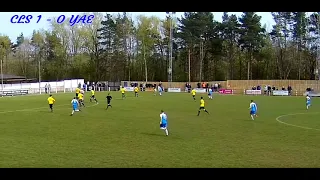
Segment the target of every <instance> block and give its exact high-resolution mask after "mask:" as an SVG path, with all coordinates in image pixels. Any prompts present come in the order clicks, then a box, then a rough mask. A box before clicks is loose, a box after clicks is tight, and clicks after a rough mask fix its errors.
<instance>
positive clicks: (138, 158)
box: [0, 92, 320, 167]
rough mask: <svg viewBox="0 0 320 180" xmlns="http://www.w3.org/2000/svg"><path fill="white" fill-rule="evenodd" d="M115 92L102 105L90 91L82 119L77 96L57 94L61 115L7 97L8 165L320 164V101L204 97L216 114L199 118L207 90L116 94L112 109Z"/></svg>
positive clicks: (2, 104)
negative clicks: (252, 107)
mask: <svg viewBox="0 0 320 180" xmlns="http://www.w3.org/2000/svg"><path fill="white" fill-rule="evenodd" d="M107 93H108V92H96V97H97V100H98V101H99V104H98V105H96V104H95V103H90V102H89V96H90V93H86V94H85V103H86V106H87V107H85V108H83V111H82V112H76V113H75V115H74V116H70V113H71V110H72V109H71V104H70V101H71V100H72V98H73V96H74V94H73V93H72V94H71V93H66V94H53V96H54V98H55V99H56V104H55V107H54V108H55V109H54V112H53V113H51V112H49V109H48V105H47V95H38V96H24V97H5V98H1V99H0V116H1V118H0V144H1V145H0V146H1V148H0V156H1V161H0V167H320V143H319V142H320V119H319V116H320V99H316V98H314V99H312V106H311V109H309V110H308V111H307V110H306V109H305V97H265V96H242V95H225V96H222V95H214V99H213V100H209V99H208V97H207V96H206V94H202V95H203V97H204V99H205V101H206V109H207V110H208V111H209V112H210V114H209V115H208V114H206V113H204V112H202V113H201V114H200V116H199V117H198V116H197V111H198V108H199V98H200V96H201V94H197V95H196V98H197V101H196V102H195V101H193V99H192V97H191V95H190V94H187V93H164V95H163V96H161V97H160V96H158V95H157V96H154V95H153V93H152V92H142V93H140V97H138V98H135V97H134V94H133V92H128V93H127V98H126V99H125V100H122V99H121V94H120V92H111V95H112V96H113V100H112V106H113V108H109V109H108V110H106V109H105V108H106V100H105V97H106V95H107ZM251 99H253V100H254V101H255V102H256V103H257V105H258V115H259V117H258V118H257V119H256V120H255V121H252V120H251V119H250V117H249V109H248V107H249V103H250V100H251ZM162 109H163V110H164V111H165V112H166V113H167V115H168V129H169V136H168V137H166V136H165V134H164V132H163V131H162V130H160V128H159V122H160V117H159V114H160V110H162Z"/></svg>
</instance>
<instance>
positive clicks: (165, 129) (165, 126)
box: [163, 124, 169, 136]
mask: <svg viewBox="0 0 320 180" xmlns="http://www.w3.org/2000/svg"><path fill="white" fill-rule="evenodd" d="M163 127H164V129H163V130H164V132H165V133H166V136H168V135H169V131H168V128H167V124H164V125H163Z"/></svg>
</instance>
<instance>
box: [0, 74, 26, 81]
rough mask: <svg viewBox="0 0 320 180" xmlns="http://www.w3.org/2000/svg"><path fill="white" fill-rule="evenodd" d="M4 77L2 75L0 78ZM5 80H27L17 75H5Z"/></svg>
mask: <svg viewBox="0 0 320 180" xmlns="http://www.w3.org/2000/svg"><path fill="white" fill-rule="evenodd" d="M1 77H2V75H1V74H0V78H1ZM3 79H5V80H8V79H26V77H24V76H16V75H12V74H3Z"/></svg>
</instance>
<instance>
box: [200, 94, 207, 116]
mask: <svg viewBox="0 0 320 180" xmlns="http://www.w3.org/2000/svg"><path fill="white" fill-rule="evenodd" d="M201 110H204V112H206V113H208V114H209V112H208V111H207V110H206V108H205V102H204V100H203V97H201V99H200V108H199V110H198V116H199V115H200V111H201Z"/></svg>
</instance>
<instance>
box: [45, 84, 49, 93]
mask: <svg viewBox="0 0 320 180" xmlns="http://www.w3.org/2000/svg"><path fill="white" fill-rule="evenodd" d="M44 91H45V92H46V94H48V83H46V85H45V86H44Z"/></svg>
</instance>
